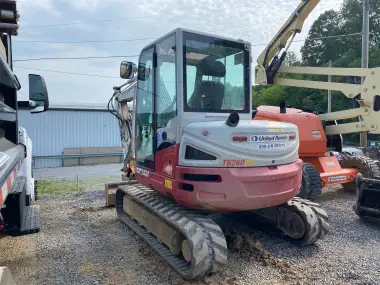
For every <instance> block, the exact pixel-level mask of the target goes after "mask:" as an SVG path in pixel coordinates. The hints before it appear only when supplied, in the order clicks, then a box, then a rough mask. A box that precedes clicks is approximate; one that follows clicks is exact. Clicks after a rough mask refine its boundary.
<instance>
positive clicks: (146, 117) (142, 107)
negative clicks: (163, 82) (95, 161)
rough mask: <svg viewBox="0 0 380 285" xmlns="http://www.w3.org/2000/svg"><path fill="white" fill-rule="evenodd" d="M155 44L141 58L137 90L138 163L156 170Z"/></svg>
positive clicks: (139, 165)
mask: <svg viewBox="0 0 380 285" xmlns="http://www.w3.org/2000/svg"><path fill="white" fill-rule="evenodd" d="M154 57H155V46H153V47H151V48H148V49H146V50H144V51H143V52H142V53H141V55H140V59H139V65H138V68H139V71H138V80H137V90H136V110H135V112H136V117H135V156H136V165H137V166H138V167H142V168H145V169H147V170H150V171H154V170H155V155H154V153H155V148H156V145H155V129H156V128H155V125H156V124H155V113H154V105H155V96H154V94H155V72H156V71H155V69H156V67H155V64H154V63H155V62H154V61H155V60H154Z"/></svg>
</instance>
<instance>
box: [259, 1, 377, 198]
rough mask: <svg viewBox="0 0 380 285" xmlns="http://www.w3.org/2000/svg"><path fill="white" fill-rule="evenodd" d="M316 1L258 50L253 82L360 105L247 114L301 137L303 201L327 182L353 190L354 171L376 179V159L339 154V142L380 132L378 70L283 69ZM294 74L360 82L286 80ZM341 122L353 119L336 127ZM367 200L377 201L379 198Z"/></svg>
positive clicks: (302, 5)
mask: <svg viewBox="0 0 380 285" xmlns="http://www.w3.org/2000/svg"><path fill="white" fill-rule="evenodd" d="M319 2H320V0H304V1H302V2H301V3H300V4H299V6H298V7H297V8H296V10H295V11H294V13H293V14H292V15H291V17H290V18H289V19H288V21H287V22H286V23H285V24H284V25H283V26H282V28H281V29H280V31H279V32H278V33H277V35H276V36H275V37H274V38H273V39H272V41H271V42H270V43H269V44H268V46H267V47H266V48H265V49H264V50H263V52H262V53H261V54H260V56H259V57H258V59H257V66H256V69H255V79H256V80H255V81H256V84H263V85H267V84H277V85H282V86H293V87H304V88H314V89H325V90H333V91H340V92H342V93H343V94H344V95H345V96H346V97H347V98H350V99H355V100H357V103H358V105H359V107H358V108H354V109H350V110H343V111H339V112H332V113H326V114H323V113H320V114H316V112H310V111H307V110H302V108H287V106H286V105H285V102H281V104H280V106H279V107H276V106H259V107H257V108H256V110H254V112H253V114H252V118H253V120H254V121H259V120H271V121H278V122H287V123H292V124H295V125H297V127H298V130H299V136H300V147H299V156H300V158H301V159H302V160H303V161H304V164H303V169H302V177H303V178H302V187H301V189H300V191H299V193H298V194H297V196H299V197H302V198H307V199H314V198H315V197H317V196H320V195H321V194H322V188H324V187H326V186H328V185H331V184H342V186H343V187H344V188H345V189H347V190H349V191H353V192H355V191H356V190H357V185H356V182H355V181H356V177H357V175H358V174H359V173H361V175H362V176H363V178H366V179H380V169H379V165H378V164H377V161H373V160H372V159H371V158H369V157H367V156H364V155H355V154H353V153H352V152H351V153H350V152H347V151H344V150H343V138H342V135H344V134H352V133H358V132H369V133H370V134H380V112H379V110H380V86H379V84H378V83H379V81H380V68H374V69H366V68H332V67H282V63H283V61H284V59H285V57H286V54H287V51H288V49H289V47H290V45H291V43H292V41H293V40H294V38H295V36H296V34H298V33H300V32H301V30H302V26H303V24H304V21H305V19H306V18H307V17H308V15H309V14H310V13H311V11H313V9H314V8H315V6H316V5H317V4H318V3H319ZM295 74H297V75H300V74H303V75H326V77H327V75H330V76H348V77H351V76H355V77H362V78H363V79H364V80H363V82H362V84H360V85H359V84H348V83H337V82H321V81H313V80H299V79H294V77H290V76H289V75H295ZM346 119H351V120H352V121H351V122H349V123H340V122H341V121H342V120H346ZM372 157H374V156H373V155H372ZM373 185H378V184H376V183H373ZM377 187H378V186H377ZM360 197H364V196H363V195H361V196H360ZM372 198H376V199H377V200H379V201H380V197H379V196H376V195H375V196H372ZM360 199H361V198H360ZM363 199H364V198H363ZM364 200H365V199H364ZM364 200H362V201H364ZM377 204H378V203H377ZM373 205H375V204H373Z"/></svg>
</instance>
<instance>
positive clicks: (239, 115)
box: [109, 28, 330, 280]
mask: <svg viewBox="0 0 380 285" xmlns="http://www.w3.org/2000/svg"><path fill="white" fill-rule="evenodd" d="M252 75H253V74H252V68H251V44H250V43H249V42H245V41H241V40H234V39H230V38H225V37H219V36H215V35H211V34H205V33H200V32H196V31H190V30H185V29H180V28H178V29H176V30H174V31H172V32H170V33H168V34H166V35H164V36H163V37H161V38H160V39H158V40H156V41H154V42H152V43H151V44H149V45H147V46H146V47H145V48H144V49H143V50H142V52H141V54H140V57H139V62H138V65H135V64H134V63H132V62H122V63H121V68H120V76H121V78H123V79H126V80H127V81H126V82H125V84H123V85H124V86H122V87H121V88H119V87H117V88H114V90H115V92H114V94H113V96H112V97H111V99H110V101H109V109H110V110H111V112H112V113H113V114H114V115H115V116H116V117H117V119H118V121H119V124H120V129H121V133H120V134H121V138H122V141H123V147H124V150H125V157H126V165H125V167H124V169H125V170H126V172H127V175H126V176H128V177H127V178H126V179H131V180H130V181H128V182H125V183H124V184H125V185H122V183H121V185H118V186H117V187H116V188H117V190H116V195H115V200H116V201H115V206H116V212H117V215H118V217H119V219H120V220H121V222H122V223H124V224H125V225H126V226H127V227H129V228H130V229H131V230H132V231H134V232H135V233H136V234H138V235H139V236H140V237H141V238H142V239H143V240H144V241H145V242H146V243H147V244H148V245H149V246H150V247H151V248H152V249H153V250H155V251H156V252H157V253H158V254H159V255H160V256H161V257H162V258H163V259H164V260H165V261H166V262H167V263H168V264H169V265H170V266H171V267H172V268H173V269H174V270H175V271H176V272H177V273H178V274H179V275H180V276H182V277H183V278H184V279H187V280H189V279H196V278H199V277H201V276H204V275H205V274H208V273H211V272H216V271H218V270H220V269H221V268H222V267H223V266H224V265H225V264H226V263H227V255H228V250H227V242H226V238H225V236H224V233H223V231H222V230H221V228H220V226H219V225H218V224H217V223H216V222H215V221H214V220H213V217H214V215H218V214H219V213H224V214H225V215H222V216H223V217H224V216H226V215H227V216H228V215H234V214H236V213H244V217H245V219H260V221H261V222H263V221H266V222H267V223H268V224H270V225H271V226H272V227H275V228H277V229H278V230H280V231H281V232H282V233H283V234H285V235H287V236H288V237H289V238H290V239H292V240H293V241H294V243H296V244H298V245H300V246H305V245H309V244H313V243H315V242H317V241H318V240H320V239H322V238H324V237H325V236H326V234H327V233H328V232H329V228H330V226H329V223H328V215H327V214H326V212H325V211H324V210H323V209H322V208H321V207H320V205H318V204H317V203H313V202H310V201H308V200H306V199H301V198H299V197H295V196H296V194H297V193H298V191H299V189H300V187H301V178H302V161H301V160H300V159H299V157H298V148H299V134H298V128H297V127H296V125H294V124H292V123H284V122H274V121H267V120H262V121H254V120H252V92H251V86H252V82H251V81H252ZM128 104H129V106H128ZM131 104H133V105H132V106H131ZM261 138H265V140H267V141H262V140H261ZM237 216H239V215H235V216H234V217H237ZM242 222H243V221H242Z"/></svg>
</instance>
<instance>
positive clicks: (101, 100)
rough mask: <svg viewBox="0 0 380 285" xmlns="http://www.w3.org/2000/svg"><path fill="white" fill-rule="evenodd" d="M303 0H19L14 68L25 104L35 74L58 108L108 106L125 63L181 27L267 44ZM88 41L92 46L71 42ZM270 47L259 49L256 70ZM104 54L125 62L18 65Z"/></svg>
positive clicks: (334, 3) (326, 5)
mask: <svg viewBox="0 0 380 285" xmlns="http://www.w3.org/2000/svg"><path fill="white" fill-rule="evenodd" d="M342 2H343V0H324V1H323V0H322V1H321V2H320V4H319V5H318V6H317V7H316V9H315V10H314V11H313V12H312V14H311V15H310V17H309V18H308V19H307V21H306V22H305V26H304V29H303V31H302V33H301V34H299V35H297V37H296V40H302V39H305V38H306V36H307V33H308V31H309V29H310V26H311V25H312V23H313V22H314V21H315V20H316V19H317V18H318V16H319V15H320V14H321V13H323V12H324V11H326V10H328V9H339V7H340V5H341V4H342ZM299 3H300V0H238V1H236V0H128V1H126V0H34V1H31V0H18V10H19V13H20V21H19V24H20V29H19V35H18V36H17V37H14V38H13V48H14V53H13V61H14V63H13V65H14V71H15V73H16V75H17V77H18V78H19V80H20V82H21V85H22V89H21V91H20V95H19V100H28V97H27V96H28V74H29V73H34V74H40V75H42V76H43V77H44V78H45V81H46V85H47V88H48V91H49V98H50V102H51V103H52V104H54V103H73V104H75V103H81V104H88V105H91V104H106V102H107V101H108V100H109V98H110V97H111V95H112V93H113V90H112V87H113V86H118V85H121V84H123V82H124V80H123V79H121V78H120V77H119V65H120V62H121V61H123V60H130V61H134V62H136V63H137V59H138V58H137V57H136V55H138V54H139V53H140V51H141V49H142V48H143V47H144V46H146V45H148V44H149V43H150V42H152V41H153V40H154V39H156V38H159V37H160V36H162V35H164V34H166V33H168V32H170V31H172V30H174V29H175V28H178V27H182V28H187V29H191V30H199V31H203V32H211V33H212V34H215V35H221V36H228V37H232V38H241V39H244V40H246V41H249V42H251V44H252V45H255V44H267V43H268V42H269V41H270V40H271V39H272V37H273V36H274V35H275V34H276V33H277V31H278V29H279V28H280V27H281V26H282V25H283V23H284V22H285V21H286V19H287V17H289V16H290V15H291V13H292V12H293V11H294V9H295V8H296V7H297V5H298V4H299ZM86 22H92V23H86ZM38 41H40V42H38ZM83 41H87V42H86V43H75V44H73V43H68V42H83ZM94 41H104V42H94ZM48 42H49V43H48ZM51 42H60V43H51ZM301 47H302V42H295V43H293V45H292V46H291V49H290V50H291V51H294V52H296V54H298V55H299V54H300V53H299V51H300V48H301ZM264 48H265V46H264V45H259V46H253V47H252V57H253V65H255V63H256V58H257V57H258V55H259V54H260V53H261V51H262V50H263V49H264ZM99 56H125V57H116V58H106V59H81V60H38V61H19V60H26V59H32V58H41V57H99ZM127 56H128V57H127ZM129 56H132V57H129ZM51 71H58V72H67V73H80V74H92V75H100V76H102V77H96V76H83V75H74V74H66V73H57V72H51Z"/></svg>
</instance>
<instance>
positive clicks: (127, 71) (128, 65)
mask: <svg viewBox="0 0 380 285" xmlns="http://www.w3.org/2000/svg"><path fill="white" fill-rule="evenodd" d="M136 71H137V67H136V64H134V63H133V62H130V61H123V62H122V63H121V64H120V77H121V78H123V79H132V78H133V77H134V74H135V72H136Z"/></svg>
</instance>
